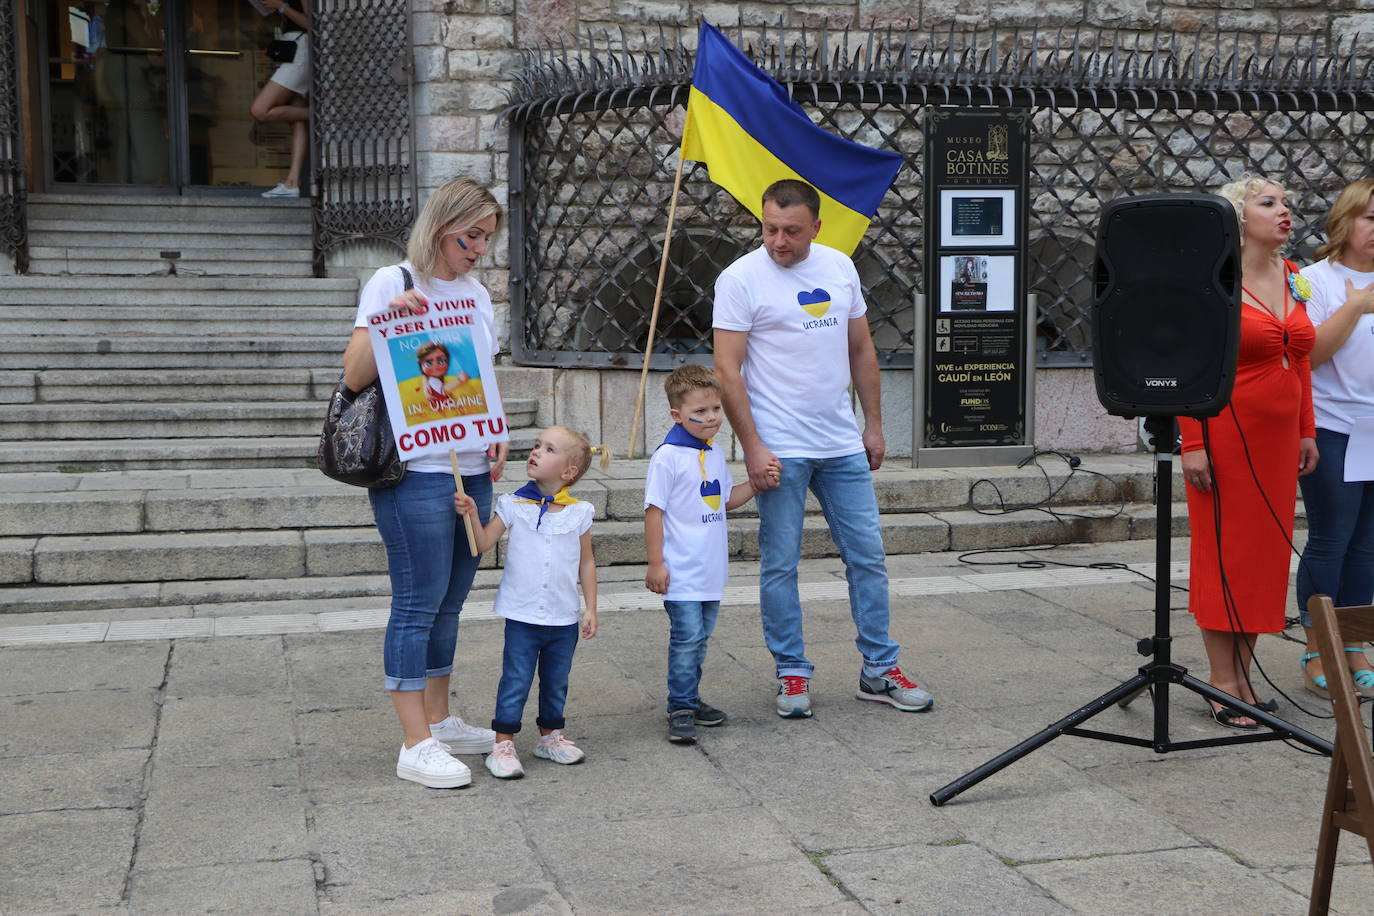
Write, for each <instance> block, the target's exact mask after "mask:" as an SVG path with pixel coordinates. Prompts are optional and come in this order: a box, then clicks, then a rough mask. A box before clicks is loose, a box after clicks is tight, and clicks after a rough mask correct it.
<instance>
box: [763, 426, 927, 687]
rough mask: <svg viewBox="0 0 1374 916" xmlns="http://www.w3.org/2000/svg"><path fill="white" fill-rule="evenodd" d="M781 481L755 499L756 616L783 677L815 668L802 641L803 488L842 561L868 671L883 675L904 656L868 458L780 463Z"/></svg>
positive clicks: (807, 674) (786, 460)
mask: <svg viewBox="0 0 1374 916" xmlns="http://www.w3.org/2000/svg"><path fill="white" fill-rule="evenodd" d="M780 460H781V462H782V482H781V483H780V484H779V485H778V486H777V487H774V488H773V489H771V490H764V491H763V492H762V493H760V494H759V495H758V496H757V497H755V498H756V499H757V500H758V505H759V559H760V567H761V570H760V578H759V613H760V615H761V616H762V617H763V637H764V641H765V642H767V644H768V651H770V652H772V653H773V660H774V661H775V662H776V664H777V676H778V677H790V676H798V677H810V676H811V672H812V671H814V670H815V667H816V666H815V665H813V664H811V662H810V661H809V660H808V659H807V657H806V642H805V640H804V639H803V638H802V607H801V598H800V597H799V596H798V594H797V564H798V562H799V561H800V560H801V539H802V522H803V520H804V518H805V515H806V491H807V489H810V490H811V492H812V493H815V494H816V499H817V500H818V501H819V502H820V504H821V511H822V512H824V513H825V520H826V523H827V524H829V526H830V536H831V537H832V538H833V539H834V541H835V546H836V547H838V548H839V549H840V557H841V559H843V560H844V575H845V579H846V580H847V581H848V582H849V613H850V615H851V616H852V617H853V618H854V626H855V627H856V628H857V630H858V636H857V638H856V639H855V640H854V644H855V645H856V646H857V647H858V649H859V654H860V655H862V656H863V673H864V674H865V675H869V676H873V675H878V674H882V673H883V672H885V671H887V670H888V669H889V668H891V667H892V666H893V665H895V664H897V656H898V655H899V654H900V652H901V647H899V646H898V645H897V644H896V643H895V642H893V641H892V637H891V636H889V635H888V632H887V631H888V595H887V554H886V552H885V551H884V549H883V535H882V526H881V524H880V523H879V520H878V499H877V497H876V496H875V495H874V493H873V475H872V474H871V473H870V472H869V470H868V457H867V456H866V455H865V454H864V453H863V452H859V453H858V454H856V455H845V456H843V457H840V458H782V459H780Z"/></svg>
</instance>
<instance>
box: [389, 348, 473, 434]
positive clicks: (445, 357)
mask: <svg viewBox="0 0 1374 916" xmlns="http://www.w3.org/2000/svg"><path fill="white" fill-rule="evenodd" d="M389 343H390V346H391V364H392V366H393V367H395V371H396V384H397V387H398V388H399V390H400V392H401V404H402V405H403V406H404V408H405V411H404V414H405V419H406V426H416V425H418V424H420V423H428V422H430V421H433V420H444V419H448V418H450V417H463V416H467V415H469V414H484V413H486V412H487V400H486V397H485V396H484V394H483V391H482V374H481V370H480V369H479V368H478V365H477V354H476V351H475V349H474V348H473V345H472V333H471V332H470V331H467V330H466V329H462V330H459V329H454V328H446V329H444V330H442V331H435V332H433V333H431V334H428V335H424V334H419V335H410V336H408V337H403V338H401V339H399V340H392V341H390V342H389Z"/></svg>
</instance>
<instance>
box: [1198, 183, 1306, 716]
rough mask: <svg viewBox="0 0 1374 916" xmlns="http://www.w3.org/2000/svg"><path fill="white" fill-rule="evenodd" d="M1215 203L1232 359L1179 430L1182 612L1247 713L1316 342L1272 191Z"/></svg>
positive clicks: (1279, 608) (1247, 191)
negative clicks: (1200, 409) (1230, 270)
mask: <svg viewBox="0 0 1374 916" xmlns="http://www.w3.org/2000/svg"><path fill="white" fill-rule="evenodd" d="M1220 193H1221V196H1223V197H1225V198H1227V199H1228V200H1230V201H1231V203H1232V204H1233V205H1234V206H1235V208H1236V212H1237V214H1239V216H1240V226H1241V276H1242V277H1243V282H1242V291H1243V293H1242V303H1243V304H1242V305H1241V316H1240V357H1239V362H1238V365H1237V367H1236V383H1235V388H1234V390H1233V392H1232V394H1231V401H1230V403H1229V404H1227V406H1226V407H1225V408H1224V409H1223V410H1222V412H1221V413H1220V414H1219V415H1217V416H1216V417H1213V418H1211V419H1209V420H1192V419H1182V420H1180V427H1181V429H1182V432H1183V460H1182V464H1183V478H1184V480H1185V482H1186V483H1187V491H1188V523H1189V528H1190V531H1191V534H1192V556H1191V579H1190V583H1189V590H1190V591H1189V597H1188V609H1189V610H1190V611H1192V613H1193V616H1194V617H1195V618H1196V619H1197V624H1198V627H1200V628H1201V630H1202V643H1203V647H1204V648H1205V649H1206V651H1207V662H1208V664H1209V666H1210V667H1211V675H1210V677H1209V678H1208V681H1209V682H1210V683H1211V684H1212V686H1213V687H1217V688H1219V689H1221V690H1225V691H1226V692H1227V693H1229V694H1232V695H1233V696H1235V697H1237V698H1239V699H1241V700H1244V701H1245V702H1247V703H1251V704H1256V703H1258V700H1257V699H1256V697H1255V693H1254V691H1253V690H1252V689H1251V687H1250V662H1251V657H1252V656H1253V654H1254V649H1255V641H1256V639H1257V638H1258V634H1260V633H1278V632H1281V631H1282V630H1283V626H1284V609H1285V601H1286V598H1287V596H1288V566H1289V556H1290V552H1291V551H1290V547H1289V542H1290V541H1291V539H1292V536H1293V510H1294V504H1295V502H1296V499H1297V482H1298V477H1299V476H1300V475H1303V474H1307V473H1309V472H1311V471H1312V469H1313V468H1315V467H1316V465H1317V445H1316V439H1315V438H1314V437H1315V436H1316V428H1315V426H1314V424H1313V421H1312V376H1311V371H1310V368H1309V365H1308V353H1310V352H1311V350H1312V345H1313V343H1314V342H1315V340H1316V334H1315V332H1314V331H1313V330H1312V324H1311V322H1309V321H1308V320H1307V312H1306V310H1305V309H1304V308H1303V302H1304V301H1305V300H1306V298H1307V296H1306V294H1305V291H1306V290H1307V289H1308V288H1309V287H1308V286H1307V285H1306V282H1305V281H1302V280H1300V278H1298V273H1297V267H1296V266H1295V265H1293V264H1292V263H1291V262H1288V261H1285V260H1284V259H1283V258H1281V257H1280V256H1279V249H1280V248H1282V247H1283V245H1284V244H1285V243H1286V242H1287V241H1288V236H1289V234H1290V233H1291V232H1292V230H1293V223H1292V220H1291V218H1290V215H1289V211H1288V203H1287V201H1286V200H1285V199H1284V192H1283V188H1282V187H1280V186H1279V185H1278V184H1276V183H1274V182H1272V181H1268V180H1266V179H1263V178H1242V179H1241V180H1239V181H1234V182H1231V183H1230V184H1228V185H1226V186H1225V187H1223V188H1222V189H1221V191H1220ZM1218 547H1219V548H1220V549H1218ZM1218 553H1220V559H1218ZM1265 708H1270V709H1276V708H1277V705H1274V706H1270V705H1269V704H1265ZM1211 709H1212V717H1213V718H1214V719H1216V720H1217V722H1219V723H1220V724H1222V725H1227V726H1230V727H1232V728H1256V727H1257V725H1258V723H1256V722H1255V720H1254V719H1251V718H1250V717H1249V716H1246V715H1243V714H1242V713H1240V712H1238V711H1237V710H1234V709H1230V708H1227V707H1221V706H1218V705H1217V704H1215V703H1212V704H1211Z"/></svg>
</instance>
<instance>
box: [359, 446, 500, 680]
mask: <svg viewBox="0 0 1374 916" xmlns="http://www.w3.org/2000/svg"><path fill="white" fill-rule="evenodd" d="M463 489H464V490H465V491H467V494H468V495H469V496H471V497H472V499H473V501H474V502H476V503H477V512H478V515H479V516H480V517H481V519H482V522H483V524H485V523H486V521H487V519H488V518H490V516H491V477H490V476H489V475H487V474H476V475H473V476H471V477H468V476H465V477H463ZM454 490H455V488H454V485H453V476H452V475H451V474H422V473H415V472H411V473H407V474H406V476H405V477H403V478H402V479H401V482H400V483H399V484H397V485H396V486H394V487H389V488H386V489H380V490H368V492H367V495H368V498H369V500H370V501H371V502H372V515H373V517H374V518H375V519H376V520H377V530H378V531H379V532H381V535H382V543H383V544H385V545H386V568H387V572H388V573H389V574H390V575H391V619H390V620H388V621H387V624H386V641H385V643H384V650H383V665H384V670H385V672H386V689H387V690H423V689H424V688H425V682H426V681H427V680H428V679H429V678H432V677H447V676H448V675H449V674H452V673H453V652H454V649H455V648H456V647H457V645H458V614H459V612H460V611H462V609H463V601H464V599H466V598H467V595H468V589H469V588H471V587H472V579H473V576H474V575H476V573H477V564H478V563H480V562H481V557H474V556H472V554H471V552H470V551H469V550H468V539H467V534H466V533H465V532H464V530H463V520H462V519H461V518H459V517H458V513H457V511H455V510H454V508H453V494H454Z"/></svg>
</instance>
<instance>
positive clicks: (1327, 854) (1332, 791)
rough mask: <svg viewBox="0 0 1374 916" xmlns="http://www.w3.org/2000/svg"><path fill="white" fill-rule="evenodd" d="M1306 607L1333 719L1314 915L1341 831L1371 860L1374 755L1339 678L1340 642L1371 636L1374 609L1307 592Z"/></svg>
mask: <svg viewBox="0 0 1374 916" xmlns="http://www.w3.org/2000/svg"><path fill="white" fill-rule="evenodd" d="M1307 610H1308V611H1309V612H1310V613H1311V615H1312V628H1313V631H1314V632H1315V634H1316V637H1317V650H1318V651H1319V652H1321V658H1322V671H1324V672H1326V683H1327V689H1328V690H1329V691H1330V692H1331V705H1332V709H1333V711H1334V713H1335V718H1336V740H1335V741H1334V742H1333V748H1334V749H1333V751H1332V754H1331V772H1330V775H1329V776H1328V777H1327V781H1326V800H1325V801H1324V802H1323V803H1322V818H1321V833H1320V834H1319V835H1318V838H1317V864H1316V870H1315V871H1314V872H1313V874H1312V901H1311V905H1310V906H1309V907H1308V910H1307V912H1308V913H1309V914H1318V913H1325V912H1326V911H1327V908H1328V907H1329V906H1330V903H1331V879H1332V878H1333V877H1334V875H1335V871H1336V846H1337V844H1338V843H1339V842H1340V838H1341V831H1342V830H1348V831H1350V832H1351V833H1354V834H1358V835H1359V836H1362V837H1364V840H1365V844H1366V845H1367V846H1368V847H1369V854H1370V857H1371V859H1374V757H1371V756H1370V743H1369V733H1368V732H1367V731H1366V730H1365V727H1364V723H1363V722H1362V721H1361V719H1360V699H1359V697H1358V696H1357V695H1356V693H1355V685H1354V684H1353V683H1352V682H1351V680H1350V678H1349V676H1344V672H1345V671H1346V661H1345V644H1346V643H1347V642H1360V643H1363V642H1367V641H1369V640H1371V639H1374V607H1336V606H1335V604H1334V603H1333V602H1332V601H1331V599H1330V598H1329V597H1328V596H1326V595H1313V596H1312V598H1311V600H1310V601H1308V602H1307Z"/></svg>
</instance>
